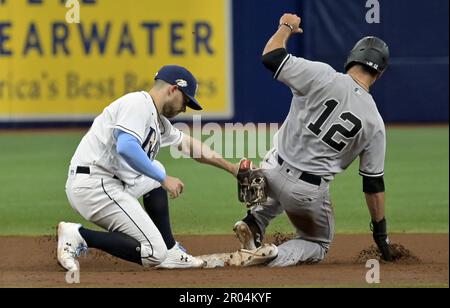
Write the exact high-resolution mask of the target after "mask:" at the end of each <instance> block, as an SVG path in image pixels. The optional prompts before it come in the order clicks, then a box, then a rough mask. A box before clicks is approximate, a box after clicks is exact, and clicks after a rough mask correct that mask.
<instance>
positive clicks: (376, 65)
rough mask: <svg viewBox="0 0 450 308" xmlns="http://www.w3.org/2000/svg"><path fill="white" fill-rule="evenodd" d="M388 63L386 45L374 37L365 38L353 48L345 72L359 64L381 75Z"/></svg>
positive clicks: (387, 48)
mask: <svg viewBox="0 0 450 308" xmlns="http://www.w3.org/2000/svg"><path fill="white" fill-rule="evenodd" d="M388 62H389V47H388V45H387V44H386V43H385V42H384V41H383V40H381V39H379V38H377V37H375V36H367V37H365V38H363V39H361V40H360V41H359V42H358V43H356V45H355V47H353V49H352V51H351V52H350V54H349V56H348V58H347V62H346V63H345V71H346V72H347V71H348V70H349V69H350V67H351V66H352V65H353V64H355V63H360V64H363V65H366V66H368V67H371V68H373V69H374V70H376V71H378V72H379V73H382V72H383V71H384V70H385V69H386V67H387V66H388Z"/></svg>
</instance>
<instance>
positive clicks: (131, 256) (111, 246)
mask: <svg viewBox="0 0 450 308" xmlns="http://www.w3.org/2000/svg"><path fill="white" fill-rule="evenodd" d="M80 234H81V236H82V237H83V239H84V240H85V241H86V243H87V245H88V247H91V248H97V249H100V250H103V251H104V252H107V253H109V254H110V255H113V256H115V257H118V258H120V259H123V260H126V261H130V262H133V263H137V264H139V265H142V261H141V243H139V242H138V241H137V240H135V239H134V238H132V237H131V236H128V235H126V234H124V233H120V232H98V231H92V230H88V229H85V228H80Z"/></svg>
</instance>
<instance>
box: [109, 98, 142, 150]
mask: <svg viewBox="0 0 450 308" xmlns="http://www.w3.org/2000/svg"><path fill="white" fill-rule="evenodd" d="M116 119H117V120H116V123H115V126H114V128H115V129H120V130H122V131H124V132H126V133H129V134H131V135H133V136H134V137H136V138H137V139H138V141H139V142H140V144H141V145H142V143H143V142H144V139H145V130H146V127H147V126H148V123H149V121H150V108H149V106H148V102H147V100H146V98H145V96H143V95H142V94H140V93H131V94H128V95H126V96H125V97H124V98H123V101H122V102H121V103H120V105H119V108H118V110H117V118H116Z"/></svg>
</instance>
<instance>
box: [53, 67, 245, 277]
mask: <svg viewBox="0 0 450 308" xmlns="http://www.w3.org/2000/svg"><path fill="white" fill-rule="evenodd" d="M196 92H197V81H196V79H195V78H194V76H193V75H192V74H191V73H190V72H189V71H188V70H187V69H185V68H183V67H180V66H174V65H171V66H164V67H163V68H161V70H160V71H159V72H158V74H157V75H156V77H155V84H154V86H153V88H152V89H151V90H150V91H149V92H145V91H142V92H135V93H130V94H127V95H125V96H123V97H121V98H119V99H118V100H116V101H115V102H113V103H112V104H111V105H109V106H108V107H106V108H105V109H104V110H103V112H102V113H101V114H100V115H99V116H98V117H97V118H96V119H95V120H94V123H93V124H92V127H91V128H90V130H89V132H88V133H87V134H86V135H85V136H84V137H83V139H82V140H81V142H80V144H79V146H78V148H77V150H76V152H75V154H74V156H73V158H72V160H71V164H70V167H69V175H68V179H67V183H66V194H67V197H68V199H69V202H70V204H71V206H72V207H73V208H74V209H75V210H76V211H77V212H78V213H79V214H81V216H83V217H84V218H85V219H86V220H88V221H91V222H93V223H94V224H96V225H98V226H100V227H101V228H103V229H105V230H107V231H109V232H97V231H93V230H88V229H86V228H83V227H82V226H81V225H80V224H74V223H65V222H61V223H60V224H59V225H58V248H57V257H58V262H59V264H60V265H61V266H62V267H64V268H65V269H67V270H69V271H76V270H78V265H77V262H76V258H77V257H78V256H79V254H80V252H82V251H83V250H86V248H87V247H92V248H98V249H101V250H103V251H105V252H107V253H109V254H111V255H113V256H116V257H119V258H122V259H124V260H127V261H130V262H134V263H137V264H139V265H143V266H145V267H148V266H157V267H159V268H198V267H203V266H204V265H205V264H204V261H203V260H201V259H198V258H195V257H193V256H191V255H190V254H188V253H187V252H186V251H185V249H184V248H183V247H182V246H181V245H180V244H179V243H177V242H175V240H174V238H173V235H172V231H171V228H170V220H169V212H168V198H167V192H168V193H169V194H170V195H171V196H172V197H173V198H176V197H178V196H179V195H180V194H181V193H182V192H183V189H184V184H183V183H182V182H181V180H179V179H177V178H174V177H171V176H169V175H167V174H166V172H165V169H164V167H163V166H162V164H161V163H159V162H158V161H156V160H155V157H156V156H157V154H158V152H159V149H160V148H161V147H167V146H174V147H178V148H179V149H180V150H182V151H183V152H184V153H185V154H187V155H190V156H191V157H192V156H194V155H193V154H195V157H194V159H195V160H197V161H199V162H201V163H206V164H210V165H213V166H215V167H218V168H221V169H224V170H226V171H228V172H230V173H232V174H236V172H237V166H236V165H234V164H232V163H230V162H228V161H226V160H225V159H223V158H222V157H221V156H220V155H219V154H218V153H216V152H214V151H212V150H211V149H210V148H209V147H208V146H207V145H205V144H203V143H201V142H200V141H198V140H195V139H194V138H192V137H190V136H188V135H187V134H184V133H183V132H181V131H180V130H178V129H176V128H175V127H174V126H172V124H171V123H170V122H169V120H168V118H172V117H175V116H176V115H178V114H179V113H180V112H185V111H186V107H190V108H192V109H194V110H201V109H202V108H201V106H200V104H199V103H198V102H197V100H196V99H195V94H196ZM142 196H144V206H145V210H144V208H143V207H142V206H141V204H140V203H139V201H138V198H140V197H142ZM146 211H147V212H146Z"/></svg>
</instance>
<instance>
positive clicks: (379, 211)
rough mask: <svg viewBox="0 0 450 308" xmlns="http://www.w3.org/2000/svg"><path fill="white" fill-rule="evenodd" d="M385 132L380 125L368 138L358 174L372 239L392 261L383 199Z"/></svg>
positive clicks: (382, 253) (386, 258)
mask: <svg viewBox="0 0 450 308" xmlns="http://www.w3.org/2000/svg"><path fill="white" fill-rule="evenodd" d="M385 134H386V133H385V129H384V126H381V127H380V129H379V130H378V131H377V132H376V133H375V135H374V136H373V138H370V142H369V144H368V145H367V147H366V148H365V149H364V151H363V152H362V153H361V155H360V167H359V174H360V175H361V176H362V177H363V191H364V194H365V197H366V203H367V207H368V209H369V212H370V216H371V228H372V233H373V239H374V241H375V243H376V244H377V246H378V248H379V249H380V252H381V255H382V257H383V259H384V260H386V261H392V258H393V257H392V250H391V248H390V246H389V239H388V235H387V222H386V218H385V200H384V193H385V185H384V158H385V152H386V135H385Z"/></svg>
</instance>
